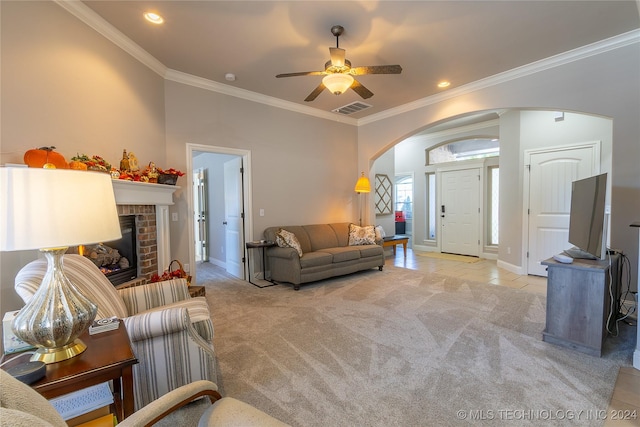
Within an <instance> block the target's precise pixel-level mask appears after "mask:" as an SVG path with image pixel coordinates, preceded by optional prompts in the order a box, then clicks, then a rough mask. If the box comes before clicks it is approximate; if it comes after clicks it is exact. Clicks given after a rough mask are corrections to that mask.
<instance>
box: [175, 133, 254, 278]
mask: <svg viewBox="0 0 640 427" xmlns="http://www.w3.org/2000/svg"><path fill="white" fill-rule="evenodd" d="M186 146H187V173H186V174H185V176H186V177H187V179H188V180H189V182H188V183H187V186H186V187H187V193H188V194H187V203H188V204H189V206H188V209H189V215H187V218H189V219H188V221H189V224H187V229H188V230H189V245H188V246H189V263H190V265H192V266H194V270H193V272H192V274H193V273H194V272H195V265H196V261H195V259H196V253H195V233H194V223H193V212H194V206H193V154H194V152H195V151H202V152H206V153H212V154H231V155H234V156H241V157H242V165H243V167H244V179H243V182H242V186H243V188H242V191H243V194H244V200H243V203H244V230H243V231H244V235H245V237H246V239H247V241H252V240H253V215H252V212H253V208H252V204H251V201H252V200H253V197H252V195H251V187H252V186H251V182H252V181H251V151H249V150H241V149H237V148H227V147H216V146H212V145H202V144H191V143H187V144H186ZM241 250H242V251H243V253H242V256H241V259H244V260H245V263H246V256H245V253H244V246H243V247H242V248H241ZM245 272H246V268H243V269H242V275H243V277H242V280H244V279H245V277H244V276H245Z"/></svg>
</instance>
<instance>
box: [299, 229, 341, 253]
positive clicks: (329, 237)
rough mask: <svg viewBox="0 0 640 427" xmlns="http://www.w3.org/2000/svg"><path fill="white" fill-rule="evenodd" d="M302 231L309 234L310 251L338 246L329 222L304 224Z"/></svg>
mask: <svg viewBox="0 0 640 427" xmlns="http://www.w3.org/2000/svg"><path fill="white" fill-rule="evenodd" d="M304 231H306V232H307V235H308V236H309V241H310V242H311V250H312V251H317V250H320V249H324V248H333V247H335V246H338V238H337V237H336V233H335V232H334V231H333V228H331V226H330V225H329V224H313V225H305V226H304Z"/></svg>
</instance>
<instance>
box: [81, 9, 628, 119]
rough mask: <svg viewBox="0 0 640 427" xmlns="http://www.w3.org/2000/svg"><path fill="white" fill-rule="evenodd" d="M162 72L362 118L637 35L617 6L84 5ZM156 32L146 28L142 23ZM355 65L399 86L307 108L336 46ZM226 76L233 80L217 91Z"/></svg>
mask: <svg viewBox="0 0 640 427" xmlns="http://www.w3.org/2000/svg"><path fill="white" fill-rule="evenodd" d="M84 4H85V5H86V6H88V7H89V8H91V9H92V10H93V11H95V12H96V13H97V14H98V15H100V16H101V17H102V18H104V20H106V21H107V22H108V23H110V24H111V25H113V27H115V28H116V29H117V30H119V31H120V32H122V33H123V34H124V35H126V36H127V37H128V38H129V39H131V40H132V41H134V42H135V43H136V44H138V45H139V46H140V47H142V48H143V49H144V50H145V51H147V52H148V53H150V54H151V55H152V56H153V57H155V58H156V59H157V60H158V61H160V62H161V63H162V64H163V65H164V66H166V67H167V68H169V69H172V70H177V71H180V72H183V73H187V74H190V75H193V76H197V77H201V78H204V79H208V80H211V81H214V82H219V83H222V84H225V85H229V86H232V87H235V88H240V89H245V90H248V91H251V92H255V93H258V94H262V95H267V96H270V97H275V98H278V99H281V100H285V101H290V102H293V103H298V104H301V105H305V106H308V107H313V108H318V109H320V110H323V111H325V112H326V111H331V110H333V109H335V108H338V107H341V106H343V105H346V104H349V103H351V102H354V101H364V102H366V103H368V104H371V105H373V108H369V109H367V110H364V111H362V112H359V113H356V114H353V115H352V116H351V117H354V118H363V117H366V116H367V115H370V114H374V113H379V112H381V111H385V110H388V109H390V108H394V107H398V106H400V105H403V104H407V103H410V102H412V101H417V100H419V99H422V98H425V97H428V96H431V95H434V94H437V93H439V92H442V91H443V90H442V89H438V88H437V87H436V84H437V83H438V82H439V81H441V80H449V81H451V86H450V87H449V89H448V90H450V89H453V88H456V87H460V86H462V85H465V84H468V83H471V82H474V81H478V80H481V79H484V78H487V77H490V76H494V75H497V74H499V73H502V72H506V71H509V70H512V69H514V68H517V67H520V66H524V65H527V64H531V63H533V62H535V61H539V60H543V59H545V58H549V57H552V56H554V55H557V54H560V53H563V52H567V51H569V50H572V49H576V48H580V47H583V46H586V45H589V44H592V43H595V42H598V41H601V40H604V39H608V38H611V37H614V36H618V35H620V34H624V33H627V32H629V31H632V30H636V29H638V28H640V18H639V13H638V3H637V2H636V1H634V0H626V1H592V0H587V1H580V0H572V1H551V0H548V1H542V0H538V1H518V0H511V1H482V0H480V1H451V0H450V1H242V0H240V1H170V0H162V1H151V0H140V1H137V0H127V1H84ZM147 10H153V11H155V12H157V13H159V14H161V15H162V16H163V17H164V19H165V23H164V24H163V25H162V26H153V25H151V24H149V23H147V22H146V21H145V20H144V19H143V17H142V14H143V12H145V11H147ZM333 25H342V26H343V27H344V28H345V33H344V34H343V36H341V37H340V47H341V48H344V49H346V53H347V55H346V56H347V59H349V60H350V61H351V63H352V64H353V66H364V65H387V64H400V65H401V66H402V69H403V70H402V74H400V75H366V76H360V77H358V78H357V79H358V80H359V81H360V82H361V83H362V84H363V85H365V86H366V87H367V88H368V89H369V90H371V91H372V92H373V93H374V96H373V97H371V98H369V99H368V100H362V99H361V98H360V97H359V96H358V95H357V94H355V93H354V92H353V91H351V90H349V91H347V92H346V93H345V94H343V95H339V96H335V95H332V94H330V93H329V92H328V91H324V92H323V93H321V94H320V96H318V98H316V100H315V101H312V102H310V103H305V102H304V99H305V98H306V96H307V95H308V94H309V93H310V92H311V91H312V90H313V89H314V88H315V87H316V86H317V85H318V84H319V83H320V81H321V79H322V77H321V76H303V77H290V78H281V79H276V78H275V76H276V74H281V73H289V72H298V71H321V70H323V69H324V63H325V62H326V61H328V60H329V49H328V48H329V47H330V46H331V47H334V46H335V43H336V40H335V37H334V36H333V35H332V34H331V32H330V28H331V27H332V26H333ZM226 73H233V74H235V75H236V76H237V79H236V80H235V81H234V82H228V81H226V80H225V74H226Z"/></svg>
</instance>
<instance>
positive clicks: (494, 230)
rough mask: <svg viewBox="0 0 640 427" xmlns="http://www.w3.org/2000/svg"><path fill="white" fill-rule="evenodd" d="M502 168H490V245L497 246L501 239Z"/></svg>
mask: <svg viewBox="0 0 640 427" xmlns="http://www.w3.org/2000/svg"><path fill="white" fill-rule="evenodd" d="M499 172H500V168H498V166H492V167H490V168H489V191H488V193H489V221H488V222H489V233H487V234H488V237H489V242H488V243H489V245H492V246H497V245H498V243H499V241H500V239H499V234H498V224H499V218H498V212H499V208H500V204H499V203H500V173H499Z"/></svg>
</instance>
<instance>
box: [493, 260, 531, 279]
mask: <svg viewBox="0 0 640 427" xmlns="http://www.w3.org/2000/svg"><path fill="white" fill-rule="evenodd" d="M496 265H497V266H498V268H502V269H504V270H507V271H509V272H511V273H515V274H518V275H520V276H524V269H523V268H522V267H520V266H517V265H513V264H509V263H508V262H506V261H501V260H498V262H497V263H496Z"/></svg>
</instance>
